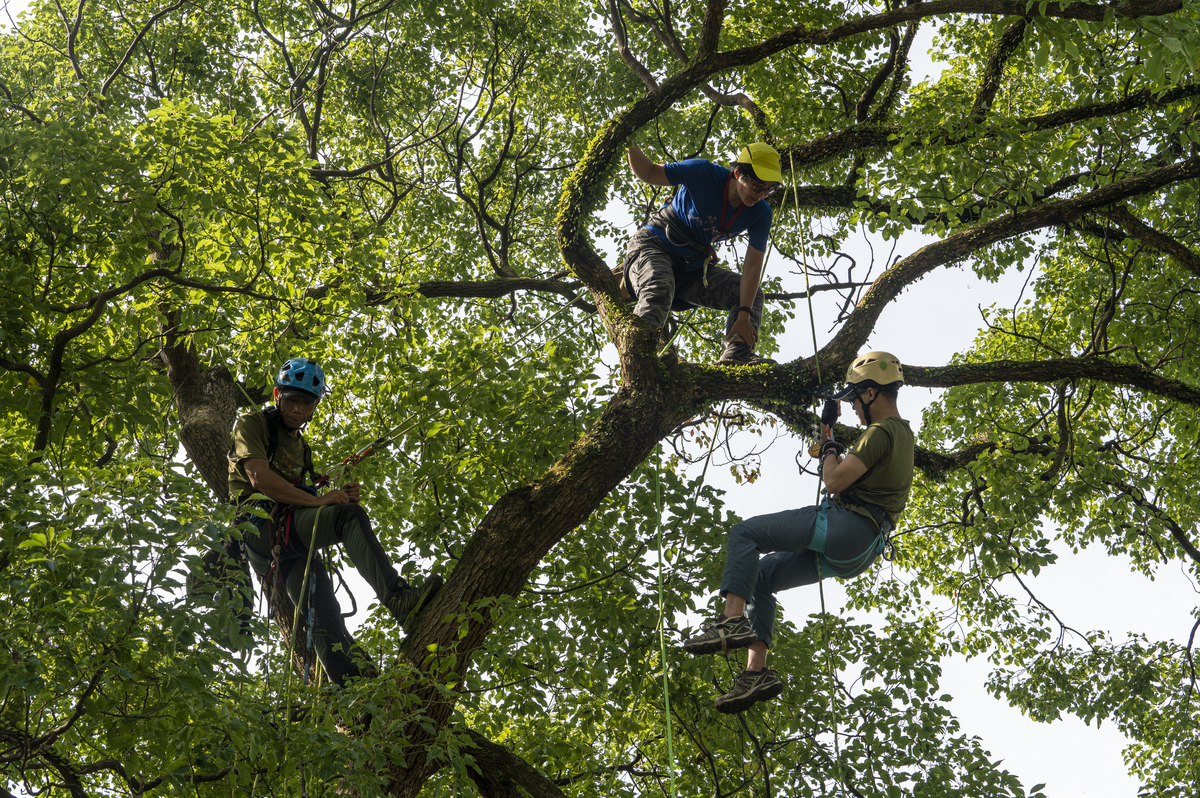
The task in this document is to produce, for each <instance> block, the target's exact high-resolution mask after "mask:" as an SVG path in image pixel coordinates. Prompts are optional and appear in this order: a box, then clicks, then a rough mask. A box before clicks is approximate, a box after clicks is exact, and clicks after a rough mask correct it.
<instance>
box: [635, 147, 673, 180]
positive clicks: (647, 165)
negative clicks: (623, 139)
mask: <svg viewBox="0 0 1200 798" xmlns="http://www.w3.org/2000/svg"><path fill="white" fill-rule="evenodd" d="M626 155H627V157H628V158H629V168H630V169H632V170H633V174H634V175H635V176H636V177H637V179H638V180H641V181H642V182H643V183H649V184H650V185H652V186H669V185H671V181H670V180H668V179H667V170H666V169H664V168H663V165H662V164H658V163H655V162H654V161H652V160H650V159H649V158H648V157H646V154H645V153H644V152H642V148H641V147H639V146H638V143H637V142H636V141H634V142H631V143H630V144H629V149H628V151H627V152H626Z"/></svg>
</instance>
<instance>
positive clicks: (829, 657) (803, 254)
mask: <svg viewBox="0 0 1200 798" xmlns="http://www.w3.org/2000/svg"><path fill="white" fill-rule="evenodd" d="M788 163H789V165H790V166H791V178H792V201H793V204H794V207H795V210H796V229H797V231H798V232H799V234H800V262H801V265H802V266H803V268H804V293H805V294H806V298H807V300H808V326H809V329H810V330H811V331H812V341H813V365H814V366H815V368H816V372H817V384H820V383H821V350H820V347H819V346H818V345H817V320H816V313H815V312H814V310H813V299H812V286H811V285H810V284H809V279H808V247H807V246H805V237H804V222H803V220H802V219H801V218H800V191H799V190H798V189H797V188H796V162H795V160H794V159H793V157H792V154H791V153H788ZM813 412H814V413H816V414H817V415H818V416H819V415H820V414H819V413H818V412H817V396H816V394H815V393H814V394H813ZM821 427H822V423H821V421H820V419H819V418H818V420H817V429H816V431H817V443H818V444H819V443H821V439H822V433H823V430H822V429H821ZM830 437H832V430H831V431H830ZM817 457H818V460H817V504H818V505H821V504H822V502H823V499H822V497H821V494H822V493H823V492H824V482H823V479H822V477H823V475H822V474H821V468H820V465H821V461H820V459H819V458H820V457H821V455H820V454H818V455H817ZM819 512H822V513H824V507H822V509H821V510H820V511H819ZM817 592H818V594H819V595H820V597H821V631H822V633H823V634H822V636H823V637H824V638H825V641H824V642H825V665H826V669H827V670H828V672H829V718H830V723H831V725H832V726H833V758H834V762H835V767H836V773H837V779H838V781H843V782H844V780H843V777H842V766H841V761H842V754H841V746H840V743H839V741H838V713H837V671H836V670H835V669H834V666H833V643H832V641H831V640H830V634H829V613H828V611H827V610H826V608H825V576H824V574H822V573H821V558H820V556H818V557H817Z"/></svg>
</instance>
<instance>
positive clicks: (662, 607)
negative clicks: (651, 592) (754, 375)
mask: <svg viewBox="0 0 1200 798" xmlns="http://www.w3.org/2000/svg"><path fill="white" fill-rule="evenodd" d="M725 407H726V405H721V410H719V411H718V412H717V425H716V427H714V428H713V436H712V440H711V441H709V444H708V454H707V455H705V457H704V468H702V469H701V470H700V479H699V481H698V482H697V483H696V493H695V495H694V496H692V502H691V507H692V510H691V512H690V513H689V514H688V517H687V520H686V521H685V522H684V523H683V526H684V527H687V526H688V524H690V523H691V522H692V519H693V518H694V517H695V515H696V501H697V499H699V498H700V491H701V490H702V489H703V488H704V479H705V477H706V476H707V475H708V465H709V463H710V462H712V455H713V451H714V450H715V449H716V447H717V438H718V437H719V435H720V432H721V421H722V419H723V418H724V411H725ZM655 459H656V460H657V461H658V468H656V469H655V471H654V503H655V507H656V508H657V510H658V516H657V521H656V524H655V525H656V527H657V529H658V643H659V661H660V662H661V663H662V669H663V711H664V713H665V715H666V729H667V777H668V782H669V784H670V788H671V798H677V793H676V790H675V739H674V734H673V732H672V724H671V699H670V687H671V682H670V676H669V674H668V672H667V636H666V635H667V623H666V602H665V599H664V590H663V535H662V518H663V504H662V487H661V472H662V443H661V442H660V443H659V444H658V445H657V446H656V447H655Z"/></svg>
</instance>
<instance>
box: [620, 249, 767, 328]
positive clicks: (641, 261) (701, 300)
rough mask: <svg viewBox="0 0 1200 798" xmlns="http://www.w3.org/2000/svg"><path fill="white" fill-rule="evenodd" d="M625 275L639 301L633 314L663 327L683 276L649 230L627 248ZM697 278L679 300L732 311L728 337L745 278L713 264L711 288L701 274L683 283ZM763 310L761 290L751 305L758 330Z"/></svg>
mask: <svg viewBox="0 0 1200 798" xmlns="http://www.w3.org/2000/svg"><path fill="white" fill-rule="evenodd" d="M625 276H626V283H627V284H628V286H629V287H630V289H631V291H632V293H633V295H634V296H635V297H636V298H637V300H636V301H637V304H636V305H634V307H633V314H634V315H635V316H637V317H638V318H641V319H645V320H646V321H648V322H650V323H651V324H653V325H654V326H655V327H661V326H663V324H665V323H666V321H667V314H668V313H670V311H671V303H672V302H673V301H674V300H675V298H676V297H675V284H676V279H677V278H678V277H681V276H683V273H682V272H679V273H678V274H677V273H676V264H675V259H674V258H673V257H672V256H671V253H670V252H668V251H667V250H666V247H664V246H663V243H662V240H661V239H660V238H659V237H658V236H656V235H655V234H654V233H653V232H651V231H650V229H649V228H646V227H643V228H641V229H640V230H638V231H637V232H636V233H634V234H633V238H631V239H629V246H628V247H626V249H625ZM693 276H695V278H696V279H695V280H694V281H691V284H690V285H688V286H687V287H686V288H685V289H684V290H683V291H681V292H680V294H679V299H682V300H683V301H684V302H688V303H690V304H692V305H699V306H701V307H706V308H714V309H716V310H726V311H729V317H728V319H727V320H726V322H725V333H726V334H727V335H728V333H729V328H730V327H732V326H733V323H734V322H735V321H737V317H738V308H739V307H740V306H741V304H742V298H741V295H742V275H740V274H738V273H736V272H731V271H729V270H728V269H725V268H722V267H720V266H716V265H711V264H710V265H709V267H708V286H707V287H706V286H705V285H704V279H702V278H701V277H700V276H698V275H693V274H690V273H689V274H687V276H686V278H684V280H683V281H685V282H686V281H687V280H689V279H690V278H691V277H693ZM762 307H763V291H762V288H761V287H760V288H759V289H758V292H757V293H756V294H755V295H754V304H753V305H751V310H752V312H751V314H750V324H751V325H752V326H753V327H754V329H755V331H757V330H758V326H759V324H761V323H762Z"/></svg>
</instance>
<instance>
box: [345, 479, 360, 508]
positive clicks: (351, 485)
mask: <svg viewBox="0 0 1200 798" xmlns="http://www.w3.org/2000/svg"><path fill="white" fill-rule="evenodd" d="M342 490H344V491H345V492H346V495H347V496H349V497H350V501H352V502H354V503H355V504H358V497H359V492H358V483H357V482H347V483H346V484H345V485H342Z"/></svg>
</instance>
